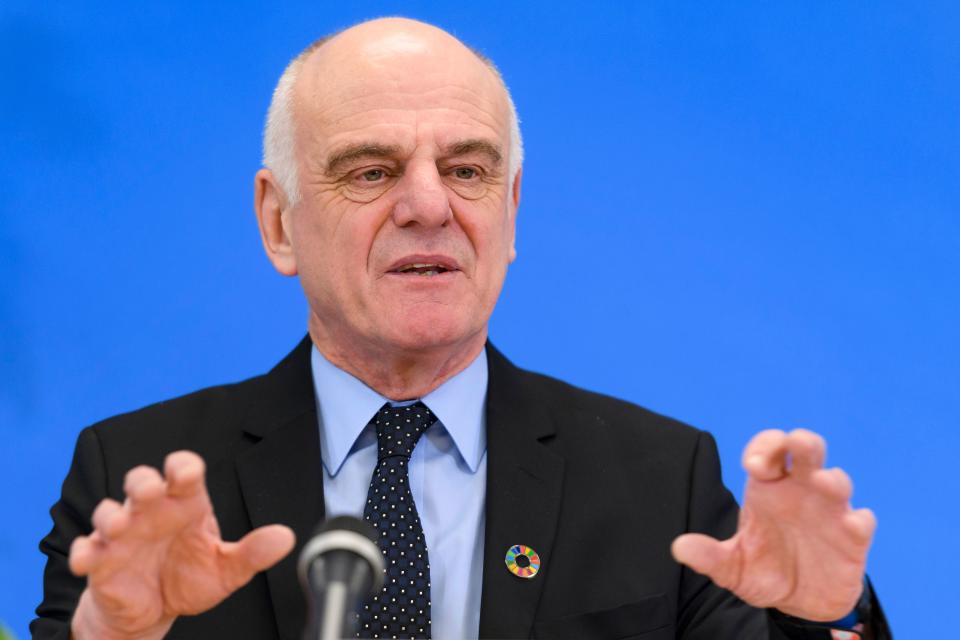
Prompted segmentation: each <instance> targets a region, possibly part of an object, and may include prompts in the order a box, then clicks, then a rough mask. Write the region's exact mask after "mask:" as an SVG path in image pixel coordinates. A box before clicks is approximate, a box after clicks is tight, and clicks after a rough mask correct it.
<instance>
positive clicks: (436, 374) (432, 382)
mask: <svg viewBox="0 0 960 640" xmlns="http://www.w3.org/2000/svg"><path fill="white" fill-rule="evenodd" d="M309 330H310V339H311V340H312V341H313V344H314V345H315V346H316V347H317V349H319V351H320V353H322V354H323V357H324V358H326V359H327V360H328V361H329V362H330V363H331V364H333V365H334V366H336V367H337V368H339V369H342V370H343V371H346V372H347V373H349V374H350V375H352V376H353V377H355V378H357V379H359V380H360V381H361V382H363V383H364V384H365V385H367V386H368V387H370V388H371V389H373V390H374V391H376V392H377V393H379V394H380V395H382V396H384V397H385V398H389V399H390V400H411V399H413V398H422V397H423V396H425V395H427V394H428V393H430V392H431V391H433V390H434V389H436V388H437V387H439V386H440V385H442V384H443V383H444V382H446V381H447V380H449V379H450V378H452V377H453V376H455V375H457V374H458V373H460V372H461V371H463V370H464V369H466V368H467V367H468V366H469V365H470V363H471V362H473V361H474V360H475V359H476V357H477V356H478V355H479V354H480V350H481V349H483V346H484V344H485V343H486V340H487V329H486V327H484V328H483V329H482V330H481V331H480V332H478V333H477V334H475V335H472V336H469V337H468V338H466V339H464V340H462V341H460V342H458V343H456V344H452V345H438V346H430V347H425V348H417V349H396V348H386V347H384V346H380V345H362V346H361V345H355V344H349V343H347V342H346V341H342V340H336V339H334V338H333V336H332V335H331V334H330V332H329V331H327V330H326V328H325V327H324V326H322V324H321V323H320V322H319V320H318V319H317V317H316V316H315V315H314V314H313V313H311V314H310V322H309Z"/></svg>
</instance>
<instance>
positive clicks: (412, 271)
mask: <svg viewBox="0 0 960 640" xmlns="http://www.w3.org/2000/svg"><path fill="white" fill-rule="evenodd" d="M448 271H454V269H451V268H449V267H446V266H444V265H442V264H437V263H427V262H412V263H410V264H405V265H401V266H400V267H397V268H396V269H394V270H393V273H402V274H405V275H417V276H437V275H440V274H441V273H447V272H448Z"/></svg>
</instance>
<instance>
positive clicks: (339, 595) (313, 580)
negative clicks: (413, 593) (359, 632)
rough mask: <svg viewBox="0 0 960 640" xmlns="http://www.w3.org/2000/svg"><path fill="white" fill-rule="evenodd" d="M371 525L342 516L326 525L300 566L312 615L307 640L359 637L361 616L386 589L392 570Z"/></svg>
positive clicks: (303, 553)
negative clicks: (388, 571) (367, 604)
mask: <svg viewBox="0 0 960 640" xmlns="http://www.w3.org/2000/svg"><path fill="white" fill-rule="evenodd" d="M376 540H377V533H376V531H375V530H374V528H373V527H372V526H370V523H368V522H365V521H363V520H358V519H357V518H353V517H351V516H337V517H336V518H331V519H329V520H327V521H326V522H324V523H323V524H321V525H320V526H319V527H318V528H317V531H316V533H315V534H314V535H313V537H312V538H311V539H310V540H308V541H307V544H306V545H304V547H303V551H301V552H300V559H299V560H298V562H297V572H298V573H299V574H300V584H301V585H302V586H303V591H304V593H305V594H306V596H307V603H308V605H309V609H310V611H309V614H308V618H307V627H306V629H304V633H303V637H304V640H318V639H319V640H341V639H342V638H345V637H347V636H353V635H354V633H356V629H355V625H356V621H357V616H356V614H357V612H358V610H359V608H360V606H361V604H362V603H363V601H364V600H366V599H367V598H370V597H373V596H374V595H375V594H376V593H378V592H379V591H380V589H382V588H383V580H384V577H383V576H384V572H385V570H386V565H385V564H384V561H383V554H382V553H381V552H380V548H379V547H377V543H376Z"/></svg>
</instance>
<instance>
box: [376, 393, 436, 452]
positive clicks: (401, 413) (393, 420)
mask: <svg viewBox="0 0 960 640" xmlns="http://www.w3.org/2000/svg"><path fill="white" fill-rule="evenodd" d="M436 421H437V417H436V416H435V415H433V412H432V411H430V409H428V408H427V405H425V404H423V403H422V402H420V401H417V402H415V403H414V404H411V405H407V406H405V407H394V406H392V405H391V404H390V403H389V402H388V403H387V404H385V405H383V407H381V408H380V411H377V415H375V416H374V417H373V420H372V422H373V426H374V427H375V428H376V430H377V447H378V450H377V459H378V460H383V459H384V458H389V457H391V456H403V457H404V458H409V457H410V454H412V453H413V448H414V447H415V446H417V441H418V440H420V436H421V435H423V432H424V431H426V430H427V428H428V427H430V425H432V424H433V423H434V422H436Z"/></svg>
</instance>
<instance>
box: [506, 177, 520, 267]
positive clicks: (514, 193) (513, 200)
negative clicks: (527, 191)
mask: <svg viewBox="0 0 960 640" xmlns="http://www.w3.org/2000/svg"><path fill="white" fill-rule="evenodd" d="M522 177H523V167H520V168H519V169H517V175H516V176H514V178H513V188H512V189H511V190H510V204H509V207H510V226H511V234H512V235H511V238H510V262H513V261H514V260H516V259H517V210H518V209H519V208H520V182H521V178H522Z"/></svg>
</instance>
